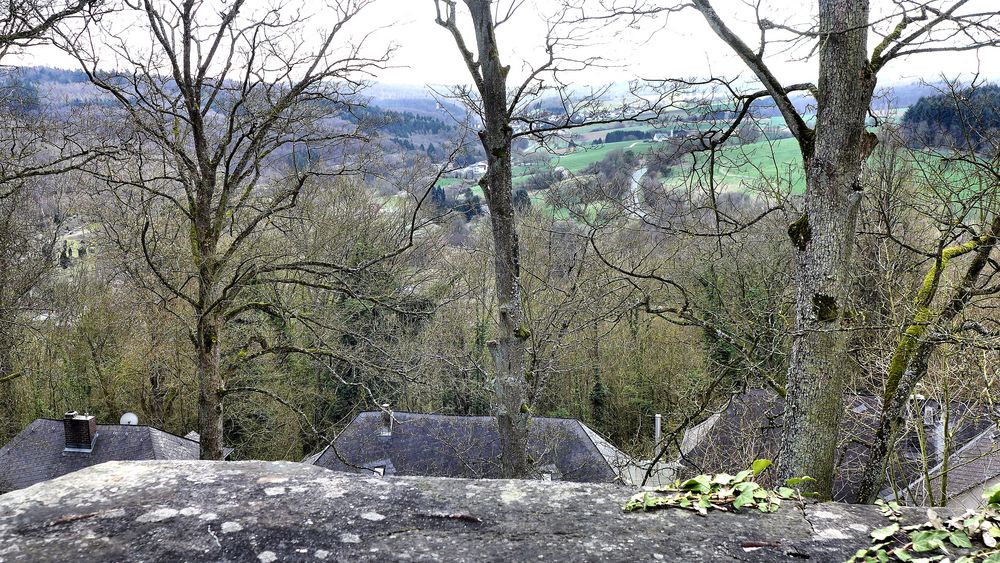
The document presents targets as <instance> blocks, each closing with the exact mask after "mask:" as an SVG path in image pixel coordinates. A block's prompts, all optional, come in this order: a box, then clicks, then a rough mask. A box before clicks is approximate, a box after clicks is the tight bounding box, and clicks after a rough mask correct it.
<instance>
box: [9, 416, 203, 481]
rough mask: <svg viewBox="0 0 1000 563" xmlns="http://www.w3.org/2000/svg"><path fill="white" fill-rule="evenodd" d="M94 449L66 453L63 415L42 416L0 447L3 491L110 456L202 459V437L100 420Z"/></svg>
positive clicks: (108, 459)
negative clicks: (199, 447) (193, 438)
mask: <svg viewBox="0 0 1000 563" xmlns="http://www.w3.org/2000/svg"><path fill="white" fill-rule="evenodd" d="M97 434H98V437H97V442H96V443H95V445H94V451H92V452H90V453H82V452H64V451H63V448H64V447H65V445H66V441H65V433H64V428H63V421H62V420H51V419H45V418H40V419H38V420H35V421H34V422H32V423H31V424H29V425H28V426H27V427H26V428H25V429H24V430H23V431H21V433H20V434H18V435H17V436H15V437H14V438H13V439H12V440H11V441H10V442H9V443H8V444H7V445H6V446H4V447H2V448H0V493H3V492H6V491H12V490H15V489H23V488H25V487H29V486H31V485H34V484H35V483H38V482H40V481H46V480H48V479H53V478H55V477H59V476H61V475H65V474H67V473H72V472H73V471H76V470H78V469H83V468H84V467H89V466H91V465H97V464H99V463H104V462H106V461H126V460H170V459H198V457H199V451H198V442H196V441H194V440H189V439H187V438H182V437H180V436H175V435H173V434H170V433H168V432H164V431H162V430H159V429H157V428H153V427H151V426H139V425H136V426H130V425H120V424H98V425H97Z"/></svg>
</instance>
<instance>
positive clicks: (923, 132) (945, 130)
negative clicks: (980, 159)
mask: <svg viewBox="0 0 1000 563" xmlns="http://www.w3.org/2000/svg"><path fill="white" fill-rule="evenodd" d="M903 126H904V128H905V130H906V132H907V135H908V137H909V138H910V140H911V141H912V142H913V143H915V144H920V145H925V146H948V145H951V144H953V143H959V144H966V143H972V144H973V146H976V147H979V146H980V145H982V143H983V140H984V138H986V137H987V136H988V135H989V133H990V132H992V131H996V130H997V129H1000V86H998V85H995V84H989V85H985V86H978V87H976V88H967V89H964V90H958V91H956V92H945V93H941V94H937V95H934V96H926V97H923V98H920V100H918V101H917V102H916V103H915V104H913V105H912V106H910V108H909V109H908V110H907V111H906V114H905V115H904V116H903Z"/></svg>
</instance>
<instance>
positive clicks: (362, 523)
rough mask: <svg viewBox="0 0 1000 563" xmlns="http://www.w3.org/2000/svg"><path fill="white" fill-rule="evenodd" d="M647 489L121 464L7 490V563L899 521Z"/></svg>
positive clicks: (514, 549) (765, 554) (466, 549)
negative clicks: (707, 510) (652, 502)
mask: <svg viewBox="0 0 1000 563" xmlns="http://www.w3.org/2000/svg"><path fill="white" fill-rule="evenodd" d="M632 493H633V490H632V489H629V488H625V487H617V486H613V485H589V484H581V483H566V482H545V481H505V480H479V481H477V480H467V479H443V478H430V477H396V478H385V479H383V478H373V477H371V478H369V477H362V476H358V475H351V474H344V473H336V472H333V471H328V470H326V469H322V468H319V467H315V466H309V465H303V464H299V463H289V462H240V463H233V462H203V461H188V462H183V461H173V462H112V463H105V464H102V465H98V466H94V467H91V468H88V469H84V470H82V471H78V472H76V473H72V474H70V475H66V476H64V477H60V478H58V479H54V480H52V481H49V482H45V483H39V484H38V485H35V486H33V487H30V488H27V489H24V490H20V491H14V492H11V493H8V494H6V495H2V496H0V562H3V563H6V562H13V561H32V562H34V561H261V562H264V563H268V562H271V561H321V560H327V561H359V560H360V561H365V560H370V561H385V560H406V561H491V560H492V561H511V560H516V561H526V560H543V561H547V562H553V561H625V560H629V561H653V560H668V561H669V560H672V561H675V562H680V561H803V560H809V561H844V560H845V559H847V558H848V557H850V555H851V554H853V553H854V551H855V550H856V549H857V548H858V547H861V546H864V545H866V544H867V543H868V533H869V532H870V531H871V530H872V529H874V528H878V527H882V526H884V525H886V520H885V519H884V518H883V517H882V516H881V514H879V512H878V510H877V509H875V508H874V507H864V506H850V505H840V504H833V503H824V504H809V505H805V506H798V505H795V504H792V503H786V504H785V505H784V506H782V508H781V510H779V511H778V512H777V513H776V514H766V515H765V514H760V513H758V512H756V511H747V512H744V513H741V514H728V513H712V514H710V515H709V516H708V517H700V516H698V515H696V514H694V513H691V512H686V511H680V510H663V511H658V512H652V513H647V514H626V513H623V512H622V510H621V505H622V504H623V503H624V502H625V500H627V498H628V497H629V496H630V495H631V494H632ZM907 516H908V517H909V518H912V519H922V518H923V512H921V511H919V510H913V511H910V512H908V513H907Z"/></svg>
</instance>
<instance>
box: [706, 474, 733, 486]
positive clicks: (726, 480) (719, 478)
mask: <svg viewBox="0 0 1000 563" xmlns="http://www.w3.org/2000/svg"><path fill="white" fill-rule="evenodd" d="M733 479H735V477H733V476H732V475H730V474H728V473H719V474H718V475H716V476H715V477H712V483H715V484H717V485H728V484H730V483H732V482H733Z"/></svg>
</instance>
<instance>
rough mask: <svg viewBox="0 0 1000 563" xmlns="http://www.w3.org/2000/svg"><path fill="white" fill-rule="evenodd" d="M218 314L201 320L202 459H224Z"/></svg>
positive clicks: (199, 331) (199, 412) (199, 402)
mask: <svg viewBox="0 0 1000 563" xmlns="http://www.w3.org/2000/svg"><path fill="white" fill-rule="evenodd" d="M220 327H221V322H220V320H219V319H218V315H216V314H215V313H209V314H207V315H203V316H201V317H200V318H199V320H198V334H197V342H196V344H195V348H196V352H197V370H198V431H199V433H200V434H201V459H214V460H219V459H222V394H223V390H224V387H225V386H224V383H223V379H222V373H221V371H220V365H219V360H220V355H219V349H220V342H219V336H220V335H219V332H220V331H219V329H220Z"/></svg>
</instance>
